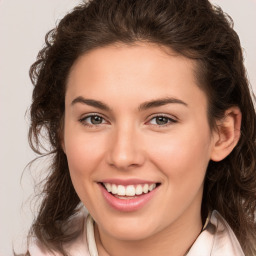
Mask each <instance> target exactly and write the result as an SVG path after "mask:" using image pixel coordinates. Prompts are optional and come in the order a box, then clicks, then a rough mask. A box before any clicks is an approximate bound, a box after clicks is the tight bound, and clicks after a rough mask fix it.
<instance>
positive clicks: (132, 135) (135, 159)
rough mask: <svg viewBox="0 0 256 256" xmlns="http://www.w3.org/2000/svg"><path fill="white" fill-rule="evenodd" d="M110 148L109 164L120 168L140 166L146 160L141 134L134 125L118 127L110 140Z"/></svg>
mask: <svg viewBox="0 0 256 256" xmlns="http://www.w3.org/2000/svg"><path fill="white" fill-rule="evenodd" d="M108 149H109V150H108V154H107V162H108V164H109V165H111V166H114V167H115V168H117V169H119V170H127V169H130V168H131V167H139V166H142V165H143V164H144V162H145V153H144V150H143V143H142V140H141V135H139V134H138V132H137V133H136V131H135V129H133V128H132V127H129V128H128V127H126V128H125V127H124V128H119V129H116V131H115V132H113V134H112V136H111V138H110V140H109V147H108Z"/></svg>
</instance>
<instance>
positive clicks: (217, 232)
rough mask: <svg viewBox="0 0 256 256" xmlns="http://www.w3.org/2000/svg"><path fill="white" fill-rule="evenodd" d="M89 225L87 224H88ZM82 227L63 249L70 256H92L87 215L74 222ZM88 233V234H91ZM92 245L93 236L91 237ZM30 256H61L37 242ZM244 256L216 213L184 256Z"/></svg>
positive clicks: (226, 224) (226, 225) (213, 213)
mask: <svg viewBox="0 0 256 256" xmlns="http://www.w3.org/2000/svg"><path fill="white" fill-rule="evenodd" d="M88 223H89V224H88ZM77 225H80V226H81V225H82V227H83V232H82V233H81V235H80V236H79V237H78V238H77V239H76V240H75V241H72V242H70V243H68V244H66V245H65V249H66V250H67V251H68V252H69V254H70V255H72V256H94V255H90V253H89V249H88V243H87V232H88V227H89V230H90V229H91V231H92V230H93V228H92V224H91V225H90V220H89V218H88V214H86V215H81V216H79V217H77V218H76V219H75V220H74V225H73V227H75V226H77ZM91 231H89V232H91ZM91 239H92V241H93V243H94V241H95V240H94V235H93V234H92V237H91ZM29 251H30V254H31V256H52V255H56V256H61V254H58V253H55V254H51V253H49V252H47V251H46V250H44V249H43V248H42V246H40V244H39V243H38V242H36V241H35V242H34V243H33V244H32V246H31V247H30V249H29ZM224 255H225V256H245V255H244V253H243V251H242V249H241V246H240V244H239V242H238V240H237V238H236V236H235V234H234V232H233V231H232V230H231V228H230V226H229V225H228V223H227V222H226V221H225V220H224V218H223V217H222V216H221V215H220V214H219V213H218V212H217V211H213V212H212V214H211V216H210V218H209V222H208V223H207V225H205V227H204V229H203V231H202V232H201V234H200V235H199V236H198V238H197V239H196V241H195V242H194V244H193V245H192V247H191V248H190V250H189V252H188V254H187V255H186V256H224Z"/></svg>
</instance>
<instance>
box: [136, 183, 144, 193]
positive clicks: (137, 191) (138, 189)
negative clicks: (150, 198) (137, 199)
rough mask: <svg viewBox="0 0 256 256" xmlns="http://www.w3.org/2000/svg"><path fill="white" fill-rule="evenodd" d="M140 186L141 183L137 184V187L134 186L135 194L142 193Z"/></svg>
mask: <svg viewBox="0 0 256 256" xmlns="http://www.w3.org/2000/svg"><path fill="white" fill-rule="evenodd" d="M142 192H143V191H142V186H141V185H138V186H137V187H136V195H141V194H142Z"/></svg>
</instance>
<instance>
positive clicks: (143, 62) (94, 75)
mask: <svg viewBox="0 0 256 256" xmlns="http://www.w3.org/2000/svg"><path fill="white" fill-rule="evenodd" d="M196 68H197V63H196V62H195V61H193V60H191V59H188V58H186V57H184V56H181V55H178V54H177V53H175V52H174V51H172V50H171V49H169V48H167V47H164V46H158V45H155V44H148V43H147V44H145V43H138V44H135V45H124V44H117V45H110V46H107V47H102V48H97V49H94V50H92V51H90V52H88V53H86V54H84V55H83V56H81V57H80V58H78V59H77V61H76V62H75V63H74V65H73V67H72V69H71V71H70V74H69V78H68V83H67V94H66V100H68V101H71V100H72V98H74V97H78V96H80V95H79V94H82V95H83V96H86V97H88V96H90V97H93V98H95V97H96V98H98V99H99V98H100V99H102V100H104V99H107V100H110V101H111V99H114V98H115V97H117V98H122V97H123V98H124V99H127V100H132V99H133V98H134V96H135V94H136V98H139V96H140V95H141V96H143V97H141V98H143V99H141V100H149V99H152V97H154V95H155V97H165V96H170V97H179V98H180V97H183V98H186V97H191V95H194V96H193V97H194V98H195V99H196V96H197V94H198V93H199V91H200V93H202V91H201V90H200V89H199V86H198V82H197V79H196V75H195V72H196ZM201 96H202V95H201Z"/></svg>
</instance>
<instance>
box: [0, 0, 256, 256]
mask: <svg viewBox="0 0 256 256" xmlns="http://www.w3.org/2000/svg"><path fill="white" fill-rule="evenodd" d="M80 2H81V1H78V0H73V1H71V0H23V1H21V0H0V204H1V208H0V209H1V211H0V256H9V255H12V246H14V248H16V249H22V247H23V246H24V245H25V241H26V240H25V237H26V233H27V230H28V228H29V226H30V225H31V222H32V214H31V210H30V202H31V196H32V198H33V179H32V178H31V175H30V172H29V171H25V172H24V176H23V178H22V180H21V175H22V172H23V170H24V168H25V166H26V164H27V163H28V162H29V161H31V160H32V159H33V158H34V157H35V154H34V153H33V152H32V151H31V150H30V148H29V145H28V142H27V132H28V124H29V121H28V118H25V112H26V111H27V110H28V108H29V105H30V101H31V93H32V84H31V82H30V80H29V77H28V70H29V67H30V65H31V64H32V63H33V62H34V61H35V59H36V55H37V53H38V51H39V50H40V49H41V48H42V46H43V44H44V36H45V34H46V32H47V31H49V30H50V29H51V28H53V27H54V25H55V24H56V22H58V20H59V19H60V18H62V17H63V16H64V15H65V13H66V12H67V11H69V10H70V9H71V8H72V7H73V6H75V5H77V4H78V3H80ZM212 2H213V3H217V4H218V5H220V6H221V7H222V8H223V10H224V11H225V12H227V13H228V14H230V16H231V17H232V18H233V20H234V22H235V30H236V31H237V32H238V34H239V36H240V39H241V44H242V46H243V48H244V56H245V65H246V68H247V70H248V75H249V79H250V81H251V84H252V87H253V90H254V92H256V72H255V66H256V29H255V24H256V1H255V0H212ZM40 165H41V166H40ZM43 166H44V163H41V164H39V166H38V168H39V169H43Z"/></svg>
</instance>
